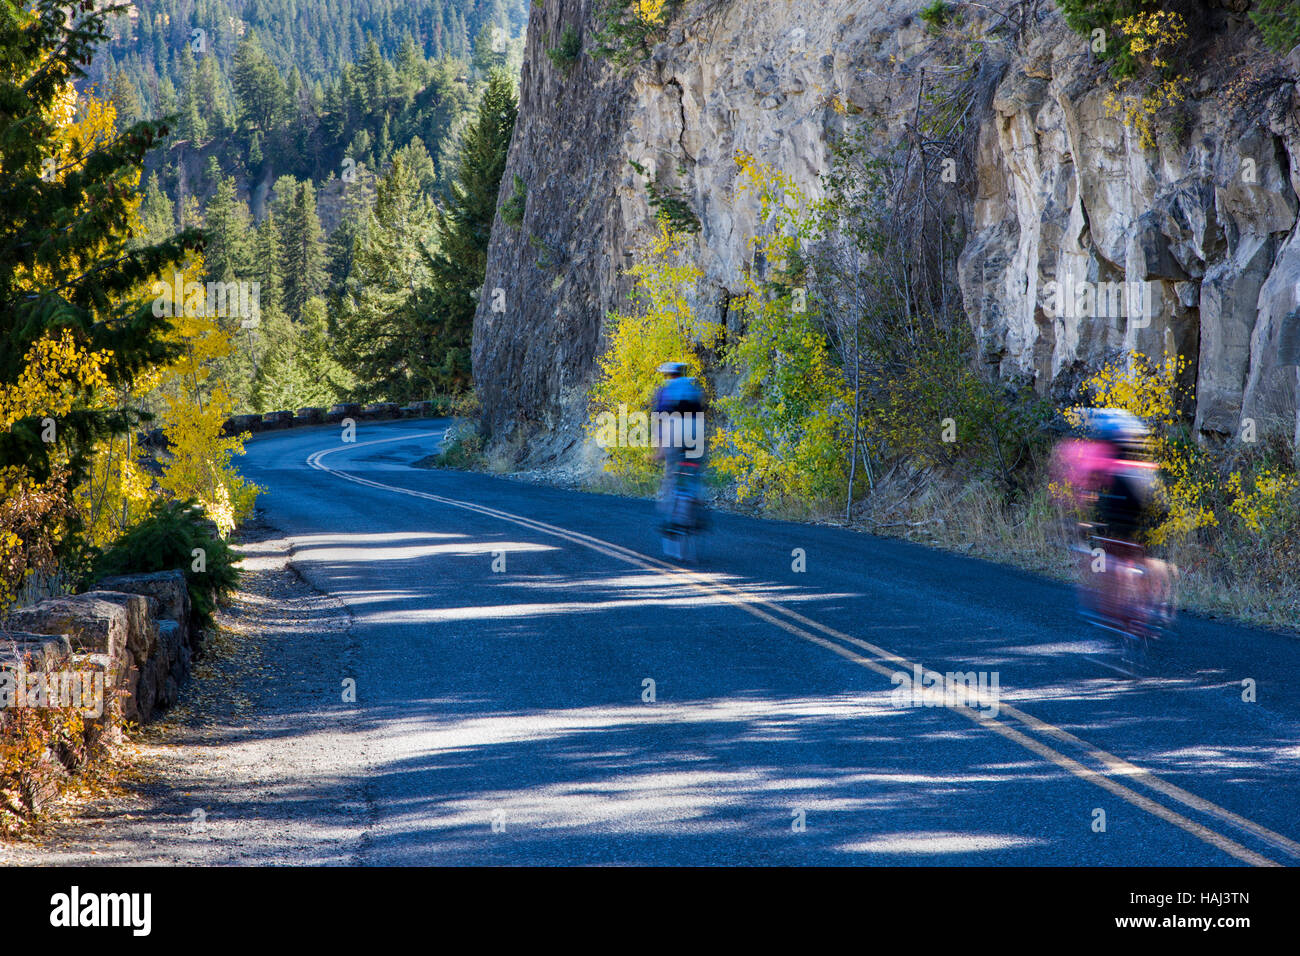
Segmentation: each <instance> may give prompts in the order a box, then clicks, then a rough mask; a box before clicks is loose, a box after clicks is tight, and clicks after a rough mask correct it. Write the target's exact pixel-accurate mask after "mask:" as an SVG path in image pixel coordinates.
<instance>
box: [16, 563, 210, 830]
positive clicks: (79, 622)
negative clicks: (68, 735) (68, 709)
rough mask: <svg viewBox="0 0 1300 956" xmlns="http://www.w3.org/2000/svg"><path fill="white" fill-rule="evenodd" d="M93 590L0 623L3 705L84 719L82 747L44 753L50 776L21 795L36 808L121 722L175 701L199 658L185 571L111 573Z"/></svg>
mask: <svg viewBox="0 0 1300 956" xmlns="http://www.w3.org/2000/svg"><path fill="white" fill-rule="evenodd" d="M96 587H97V589H96V590H94V591H88V592H86V593H84V594H70V595H64V596H60V597H53V598H47V599H45V600H43V601H41V602H39V603H37V604H34V605H32V606H31V607H25V608H19V609H17V610H15V611H13V612H11V613H10V614H9V616H8V618H7V620H6V622H5V625H4V627H3V628H0V704H2V705H3V707H4V708H10V707H24V706H25V707H41V706H61V707H64V706H75V707H76V708H77V709H78V710H79V711H80V712H81V713H82V715H83V731H82V732H83V734H84V741H83V743H84V744H85V746H84V747H82V748H71V749H64V748H55V749H51V750H50V752H49V753H48V754H46V755H45V757H44V758H43V759H44V762H45V764H47V765H48V767H47V772H45V773H42V774H40V775H38V777H37V779H38V780H39V781H40V783H39V785H38V786H37V787H36V790H35V792H33V793H30V794H27V795H25V798H26V801H27V802H28V803H29V804H30V806H31V807H32V808H33V809H36V810H39V809H40V807H41V806H42V805H43V804H44V803H46V802H48V801H49V800H50V799H52V798H53V797H54V796H55V795H56V794H57V793H58V792H59V787H58V785H57V778H58V777H59V776H60V775H62V774H66V773H69V772H73V771H76V770H78V769H80V766H78V765H77V764H79V763H80V764H84V763H85V762H86V761H88V760H89V759H91V757H92V756H93V755H94V754H95V753H96V752H97V751H99V750H100V749H101V748H102V747H104V746H105V745H106V744H108V743H109V742H111V741H113V740H115V739H117V737H118V736H119V735H120V729H121V726H122V724H123V722H125V721H134V722H136V723H139V724H144V723H147V722H148V721H150V720H152V719H153V718H154V717H156V716H157V715H159V714H160V713H162V712H163V711H165V710H167V708H169V707H171V706H172V705H173V704H175V703H176V701H177V699H178V698H179V696H180V689H181V687H182V686H183V685H184V683H185V681H186V680H187V679H188V677H189V673H190V665H191V662H192V661H193V660H194V659H195V658H196V657H200V656H202V650H203V648H202V641H203V631H202V630H201V629H200V628H199V627H198V626H197V624H196V622H195V620H194V617H193V614H192V613H191V607H190V594H189V590H188V588H187V587H186V584H185V575H184V573H182V572H181V571H179V570H177V571H157V572H153V573H150V574H127V575H120V576H116V577H109V578H104V579H102V580H101V581H99V582H98V583H97V585H96ZM3 718H4V710H2V709H0V719H3Z"/></svg>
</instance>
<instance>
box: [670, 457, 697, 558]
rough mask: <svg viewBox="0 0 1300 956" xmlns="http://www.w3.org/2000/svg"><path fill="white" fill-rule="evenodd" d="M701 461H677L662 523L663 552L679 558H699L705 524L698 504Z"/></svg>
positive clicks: (685, 459) (686, 459)
mask: <svg viewBox="0 0 1300 956" xmlns="http://www.w3.org/2000/svg"><path fill="white" fill-rule="evenodd" d="M700 472H701V469H700V464H699V462H697V461H692V460H691V459H689V458H684V459H682V460H681V461H680V462H679V463H678V464H677V471H676V474H675V475H674V476H673V486H672V491H671V496H670V500H669V501H668V503H667V514H666V516H665V518H664V522H663V526H662V535H663V550H664V555H665V556H666V557H670V558H676V559H677V560H679V561H687V562H689V563H692V564H693V563H695V562H696V561H698V560H699V538H700V533H701V532H702V531H703V530H704V527H705V523H706V513H705V509H704V507H703V505H702V504H701V503H700V493H699V488H700Z"/></svg>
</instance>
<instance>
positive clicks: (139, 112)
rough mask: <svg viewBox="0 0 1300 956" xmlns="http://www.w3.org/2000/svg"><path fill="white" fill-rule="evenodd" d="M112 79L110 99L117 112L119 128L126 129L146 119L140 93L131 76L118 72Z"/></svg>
mask: <svg viewBox="0 0 1300 956" xmlns="http://www.w3.org/2000/svg"><path fill="white" fill-rule="evenodd" d="M112 77H113V79H112V82H111V85H110V90H111V92H110V93H109V98H110V99H111V100H112V101H113V108H114V109H115V110H116V111H117V125H118V127H119V128H121V129H125V128H126V127H128V126H132V125H134V124H136V123H138V122H140V120H142V119H144V107H142V106H141V104H140V91H139V90H138V89H137V88H136V85H135V84H134V83H132V82H131V77H130V76H128V75H127V74H126V73H123V72H122V71H121V70H118V71H117V72H116V73H113V74H112Z"/></svg>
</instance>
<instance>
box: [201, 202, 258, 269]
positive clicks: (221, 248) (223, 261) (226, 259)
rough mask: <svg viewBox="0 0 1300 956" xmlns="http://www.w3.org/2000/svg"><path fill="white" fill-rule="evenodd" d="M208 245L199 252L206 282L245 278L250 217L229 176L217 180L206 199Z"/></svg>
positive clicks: (247, 267) (249, 237)
mask: <svg viewBox="0 0 1300 956" xmlns="http://www.w3.org/2000/svg"><path fill="white" fill-rule="evenodd" d="M206 220H207V236H208V244H207V246H206V248H205V249H204V251H203V259H204V263H205V265H206V266H207V278H208V281H209V282H230V281H232V280H235V279H238V278H241V277H245V276H247V275H248V274H249V273H250V271H251V270H250V269H249V253H250V249H249V245H250V241H251V236H250V235H249V231H250V227H251V221H252V220H251V217H250V216H249V214H248V206H247V204H246V203H244V202H243V200H241V199H240V198H239V196H238V195H237V193H236V189H235V179H234V177H233V176H226V177H223V178H221V179H219V180H218V182H217V190H216V193H215V194H214V195H213V197H212V199H211V200H210V201H209V202H208V208H207V214H206Z"/></svg>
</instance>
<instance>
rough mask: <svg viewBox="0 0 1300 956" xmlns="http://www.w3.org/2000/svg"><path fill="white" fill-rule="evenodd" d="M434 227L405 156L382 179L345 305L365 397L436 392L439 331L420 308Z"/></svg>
mask: <svg viewBox="0 0 1300 956" xmlns="http://www.w3.org/2000/svg"><path fill="white" fill-rule="evenodd" d="M431 230H432V210H431V204H430V202H429V200H428V197H427V196H425V195H424V193H423V192H422V191H421V190H420V184H419V178H418V176H417V175H416V173H415V171H414V170H413V169H412V167H411V166H410V165H409V164H408V162H407V156H406V154H405V152H404V151H399V152H398V153H397V155H395V156H394V157H393V163H392V165H391V166H390V167H389V169H388V172H387V173H386V174H385V175H384V177H383V178H382V179H381V180H380V181H379V184H378V187H377V190H376V196H375V206H374V209H372V210H371V213H370V216H369V217H368V218H367V220H366V224H365V227H364V228H363V229H362V230H361V233H360V235H359V236H358V237H357V240H356V245H355V248H354V251H353V257H352V270H351V277H350V278H349V280H348V283H347V287H346V289H345V291H344V293H343V295H342V296H341V298H340V301H339V305H338V314H337V319H336V324H337V325H338V327H339V332H340V336H341V339H342V342H341V348H342V352H343V354H344V356H345V357H346V362H347V366H348V368H349V369H350V370H351V371H352V373H353V374H355V375H356V377H357V380H358V382H359V384H358V386H357V389H356V395H357V397H359V398H361V399H363V400H373V399H378V400H388V401H411V400H412V399H424V398H428V397H429V396H430V394H431V393H432V388H433V383H432V381H431V379H430V377H429V375H428V370H427V367H426V364H425V356H427V355H428V354H429V353H430V352H431V351H432V350H433V342H432V341H431V339H430V335H431V332H432V326H431V325H430V324H429V323H428V322H427V321H426V320H425V319H424V317H423V316H421V315H419V314H417V313H416V311H415V310H414V308H413V304H414V300H415V298H416V296H417V294H418V293H419V291H420V290H421V289H422V288H424V287H425V286H426V285H427V283H428V279H429V273H428V256H427V253H426V252H425V248H424V245H425V243H426V242H428V240H429V239H430V238H431Z"/></svg>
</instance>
